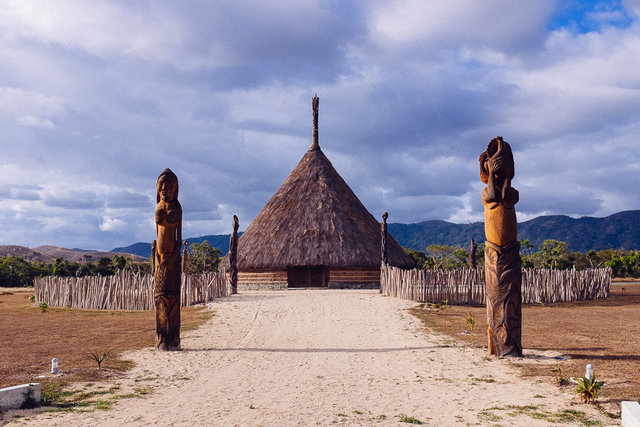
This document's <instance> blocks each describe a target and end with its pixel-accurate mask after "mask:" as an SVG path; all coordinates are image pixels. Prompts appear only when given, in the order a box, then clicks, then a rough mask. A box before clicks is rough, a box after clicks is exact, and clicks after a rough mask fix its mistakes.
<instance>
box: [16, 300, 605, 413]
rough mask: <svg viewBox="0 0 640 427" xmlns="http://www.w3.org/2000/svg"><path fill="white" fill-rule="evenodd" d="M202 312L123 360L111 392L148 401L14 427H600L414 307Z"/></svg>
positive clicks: (246, 304)
mask: <svg viewBox="0 0 640 427" xmlns="http://www.w3.org/2000/svg"><path fill="white" fill-rule="evenodd" d="M211 305H212V307H213V309H214V310H215V313H216V315H215V317H214V318H213V319H211V320H210V321H209V322H207V323H206V324H205V325H204V326H202V327H201V328H199V329H198V330H195V331H191V332H188V333H185V334H183V340H182V341H183V347H184V351H182V352H170V353H163V352H157V351H154V350H153V349H144V350H139V351H135V352H131V353H130V354H128V358H130V359H132V360H133V361H135V363H136V367H135V368H134V369H133V370H132V371H131V372H129V373H128V374H127V376H126V377H125V378H123V379H122V381H120V383H122V385H123V387H122V389H123V390H125V389H126V388H127V387H129V388H131V387H136V386H137V387H146V388H147V389H149V390H151V389H152V390H153V391H152V392H151V393H150V394H148V395H146V396H143V397H137V398H129V399H122V400H120V401H119V402H118V403H117V404H116V405H114V406H113V407H112V409H110V410H107V411H99V410H96V411H93V412H88V413H54V414H46V413H45V414H39V415H37V416H34V417H31V418H30V419H29V420H27V421H25V420H19V421H18V423H19V424H23V423H24V424H34V425H60V426H61V425H88V426H92V425H125V424H126V425H176V426H178V425H179V426H182V425H184V426H187V425H220V426H231V425H237V426H250V425H268V426H271V425H273V426H276V425H328V424H341V425H407V424H404V423H400V421H401V420H402V418H401V417H402V416H403V415H404V416H406V417H414V418H415V419H417V420H420V421H422V422H424V423H425V424H428V425H455V424H462V425H464V424H471V425H474V424H480V425H493V424H500V425H520V426H521V425H527V426H529V425H549V420H550V419H553V415H552V414H557V413H558V412H560V411H563V410H578V411H584V412H586V415H587V416H588V417H589V418H590V419H591V420H600V421H601V422H603V424H605V425H606V423H607V421H606V420H605V419H604V418H603V416H602V415H600V414H599V413H597V411H596V410H595V409H593V408H591V407H588V406H586V405H580V404H577V400H576V399H575V398H574V397H573V396H570V395H568V394H566V393H564V394H563V393H562V392H560V391H559V390H558V388H557V387H555V386H554V385H552V384H549V383H541V382H536V380H535V379H519V378H517V376H516V374H515V371H514V370H513V369H512V368H511V367H510V366H509V365H510V362H509V360H504V359H503V360H501V359H495V358H488V357H486V353H485V351H483V350H480V349H472V348H468V347H463V346H457V345H455V344H454V343H453V342H451V340H450V339H449V338H446V337H443V336H439V335H436V334H433V333H430V332H429V331H425V330H424V328H423V327H422V326H421V324H420V322H419V321H418V320H417V319H416V318H415V317H413V316H412V315H411V314H409V313H408V312H407V308H409V307H414V306H415V303H412V302H408V301H403V300H399V299H395V298H389V297H383V296H381V295H380V294H379V293H378V292H377V291H350V290H335V291H333V290H332V291H323V290H299V291H292V290H290V291H276V292H246V293H242V294H239V295H235V296H233V297H230V298H224V299H220V300H217V301H216V302H214V303H212V304H211ZM526 406H535V407H537V408H536V409H530V408H529V409H527V408H526ZM531 413H537V414H538V416H540V414H542V419H536V418H533V417H532V416H531V415H530V414H531ZM544 414H547V415H544ZM545 417H546V419H545ZM550 417H551V418H550ZM555 421H562V420H560V419H555ZM565 421H567V419H565ZM569 421H570V420H569ZM565 423H566V424H568V425H576V424H575V422H565ZM558 424H560V425H562V424H563V422H560V423H558ZM558 424H556V425H558Z"/></svg>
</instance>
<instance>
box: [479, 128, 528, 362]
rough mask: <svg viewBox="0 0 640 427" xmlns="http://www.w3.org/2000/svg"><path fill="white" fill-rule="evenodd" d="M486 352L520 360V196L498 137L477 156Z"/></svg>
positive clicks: (509, 154)
mask: <svg viewBox="0 0 640 427" xmlns="http://www.w3.org/2000/svg"><path fill="white" fill-rule="evenodd" d="M479 161H480V178H481V179H482V182H484V183H485V184H487V186H486V187H485V188H484V189H483V190H482V203H483V204H484V231H485V235H486V237H487V242H486V246H485V250H484V254H485V255H484V259H485V261H484V265H485V267H484V268H485V276H486V299H487V323H488V338H489V353H490V354H495V355H497V356H522V344H521V325H522V297H521V290H520V287H521V283H522V273H521V270H520V244H519V242H518V241H517V240H516V237H517V234H518V225H517V222H516V210H515V204H516V203H518V198H519V195H518V191H517V190H516V189H515V188H513V187H511V180H512V179H513V177H514V175H515V168H514V164H513V153H512V152H511V147H510V146H509V144H508V143H506V142H505V141H503V140H502V137H497V138H494V139H492V140H491V142H490V143H489V146H488V147H487V150H486V151H485V152H484V153H482V154H481V155H480V159H479Z"/></svg>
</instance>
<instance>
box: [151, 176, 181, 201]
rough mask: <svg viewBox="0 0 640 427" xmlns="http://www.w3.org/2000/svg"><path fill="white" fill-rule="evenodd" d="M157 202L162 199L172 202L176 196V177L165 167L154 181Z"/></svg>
mask: <svg viewBox="0 0 640 427" xmlns="http://www.w3.org/2000/svg"><path fill="white" fill-rule="evenodd" d="M156 190H157V196H156V200H157V202H158V203H160V201H161V200H162V201H163V202H165V203H169V202H172V201H174V200H176V199H177V198H178V177H177V176H176V175H175V174H174V173H173V172H172V171H171V170H170V169H165V170H164V172H162V173H161V174H160V176H159V177H158V181H156Z"/></svg>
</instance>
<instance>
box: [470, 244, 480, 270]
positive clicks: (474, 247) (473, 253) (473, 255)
mask: <svg viewBox="0 0 640 427" xmlns="http://www.w3.org/2000/svg"><path fill="white" fill-rule="evenodd" d="M477 249H478V245H476V241H475V240H473V239H471V248H470V249H469V268H476V266H477V264H476V250H477Z"/></svg>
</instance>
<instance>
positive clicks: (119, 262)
mask: <svg viewBox="0 0 640 427" xmlns="http://www.w3.org/2000/svg"><path fill="white" fill-rule="evenodd" d="M126 265H127V260H126V258H125V257H123V256H122V255H114V256H113V258H111V269H112V270H113V271H118V270H123V269H124V268H125V266H126Z"/></svg>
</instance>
